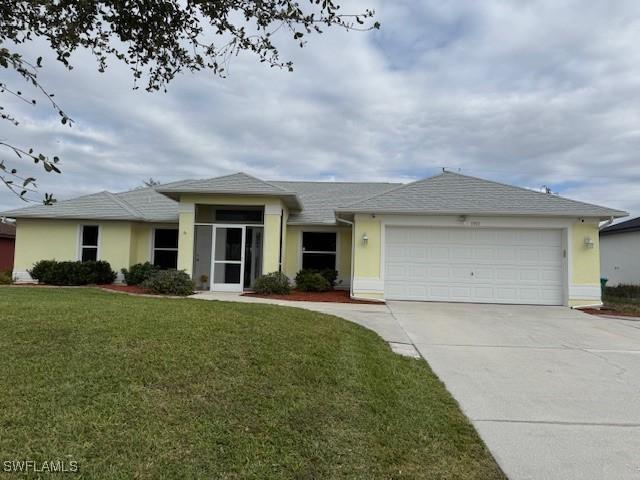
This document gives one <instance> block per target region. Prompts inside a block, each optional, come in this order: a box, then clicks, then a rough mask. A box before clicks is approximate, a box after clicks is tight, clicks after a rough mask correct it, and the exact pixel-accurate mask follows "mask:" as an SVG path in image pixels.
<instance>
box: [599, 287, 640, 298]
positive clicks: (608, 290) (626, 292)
mask: <svg viewBox="0 0 640 480" xmlns="http://www.w3.org/2000/svg"><path fill="white" fill-rule="evenodd" d="M604 295H605V296H606V297H615V298H628V299H640V285H618V286H616V287H605V288H604Z"/></svg>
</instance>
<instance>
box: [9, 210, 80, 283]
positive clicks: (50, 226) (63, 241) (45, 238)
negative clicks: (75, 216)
mask: <svg viewBox="0 0 640 480" xmlns="http://www.w3.org/2000/svg"><path fill="white" fill-rule="evenodd" d="M16 227H17V228H16V250H15V258H14V267H13V270H14V271H15V272H26V271H27V270H29V269H31V267H33V264H34V263H36V262H37V261H39V260H60V261H64V260H77V256H78V222H75V221H66V220H36V219H19V220H18V221H17V223H16Z"/></svg>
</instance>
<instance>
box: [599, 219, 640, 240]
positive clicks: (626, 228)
mask: <svg viewBox="0 0 640 480" xmlns="http://www.w3.org/2000/svg"><path fill="white" fill-rule="evenodd" d="M629 232H640V217H637V218H632V219H631V220H627V221H625V222H620V223H616V224H615V225H610V226H608V227H605V228H603V229H602V230H600V235H604V236H606V235H614V234H618V233H629Z"/></svg>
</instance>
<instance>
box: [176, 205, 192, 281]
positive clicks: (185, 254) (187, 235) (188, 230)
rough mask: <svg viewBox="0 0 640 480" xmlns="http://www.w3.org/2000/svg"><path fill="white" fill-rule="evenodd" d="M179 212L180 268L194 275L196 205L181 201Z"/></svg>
mask: <svg viewBox="0 0 640 480" xmlns="http://www.w3.org/2000/svg"><path fill="white" fill-rule="evenodd" d="M178 213H179V221H178V270H184V271H185V272H187V273H188V274H189V275H192V271H193V248H194V247H193V238H194V222H195V205H194V204H193V203H185V202H180V206H179V207H178Z"/></svg>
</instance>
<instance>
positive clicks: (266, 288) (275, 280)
mask: <svg viewBox="0 0 640 480" xmlns="http://www.w3.org/2000/svg"><path fill="white" fill-rule="evenodd" d="M253 288H254V290H255V291H256V292H258V293H262V294H266V295H274V294H275V295H286V294H287V293H289V292H290V291H291V285H290V284H289V279H288V278H287V276H286V275H285V274H284V273H282V272H272V273H267V274H266V275H262V276H261V277H258V278H257V279H256V281H255V284H254V286H253Z"/></svg>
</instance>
